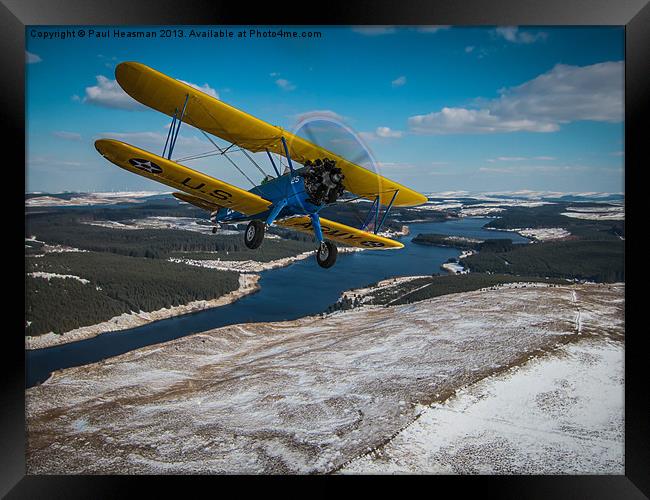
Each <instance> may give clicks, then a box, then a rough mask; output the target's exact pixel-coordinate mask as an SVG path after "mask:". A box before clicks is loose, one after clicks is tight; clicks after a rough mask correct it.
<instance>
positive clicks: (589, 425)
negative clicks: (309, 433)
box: [341, 338, 625, 474]
mask: <svg viewBox="0 0 650 500" xmlns="http://www.w3.org/2000/svg"><path fill="white" fill-rule="evenodd" d="M623 360H624V351H623V342H621V341H611V340H607V339H602V338H598V339H591V340H589V341H585V342H580V343H576V344H569V345H566V346H563V347H561V348H559V349H558V350H557V351H555V352H554V353H552V354H549V355H546V356H543V357H541V358H534V359H533V360H531V361H529V362H528V363H526V364H524V365H523V366H517V367H513V368H511V369H510V370H508V371H506V372H505V373H501V374H499V375H495V376H492V377H488V378H485V379H483V380H481V381H480V382H478V383H476V384H474V385H472V386H470V387H468V388H465V389H461V390H459V391H457V392H456V394H455V395H454V396H453V397H451V398H450V399H448V400H447V401H445V402H444V403H434V404H433V405H431V406H426V407H422V408H421V413H420V416H419V417H418V419H417V420H416V421H415V422H414V423H413V424H411V425H409V426H408V427H406V428H405V429H404V430H403V431H401V432H400V433H399V434H397V436H395V437H394V438H393V439H392V440H391V441H390V442H389V443H388V444H387V445H385V446H384V447H382V448H381V449H380V450H378V451H376V452H373V453H370V454H367V455H365V456H363V457H361V458H359V459H358V460H355V461H353V462H352V463H350V464H349V465H348V466H347V467H345V468H343V469H342V471H341V472H344V473H384V474H385V473H392V474H396V473H397V474H400V473H401V474H403V473H409V474H413V473H420V474H422V473H424V474H432V473H433V474H625V468H624V446H623V437H624V436H623V430H624V414H623V407H624V391H623V385H624V384H623V379H624V371H623Z"/></svg>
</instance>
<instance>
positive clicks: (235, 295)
mask: <svg viewBox="0 0 650 500" xmlns="http://www.w3.org/2000/svg"><path fill="white" fill-rule="evenodd" d="M363 250H365V249H364V248H357V247H343V248H339V252H341V253H352V252H361V251H363ZM313 254H314V252H313V251H311V250H310V251H308V252H303V253H301V254H298V255H295V256H292V257H284V258H282V259H276V260H272V261H269V262H259V261H254V260H246V261H236V260H233V261H221V260H209V259H203V260H192V259H177V258H170V259H168V260H169V261H170V262H177V263H181V264H185V265H188V266H197V267H205V268H208V269H216V270H222V271H236V272H239V273H240V276H239V288H238V289H237V290H233V291H232V292H230V293H228V294H226V295H222V296H221V297H218V298H216V299H211V300H196V301H193V302H189V303H187V304H183V305H179V306H173V307H171V308H169V309H167V308H162V309H158V310H156V311H150V312H144V311H140V312H134V311H131V312H130V313H123V314H120V315H119V316H114V317H112V318H110V319H108V320H106V321H102V322H101V323H96V324H94V325H87V326H82V327H79V328H75V329H73V330H69V331H67V332H64V333H62V334H56V333H53V332H49V333H45V334H43V335H34V336H30V335H27V336H25V349H26V350H36V349H46V348H48V347H55V346H57V345H62V344H69V343H71V342H77V341H80V340H86V339H89V338H92V337H96V336H97V335H101V334H103V333H108V332H117V331H121V330H128V329H131V328H136V327H139V326H143V325H146V324H149V323H153V322H154V321H159V320H163V319H169V318H174V317H177V316H183V315H185V314H190V313H193V312H199V311H204V310H206V309H212V308H214V307H220V306H224V305H228V304H232V303H233V302H235V301H236V300H238V299H240V298H242V297H244V296H246V295H249V294H252V293H255V292H257V291H259V290H260V288H261V287H260V285H259V284H258V281H259V279H260V275H259V274H258V273H260V272H262V271H268V270H271V269H278V268H281V267H287V266H290V265H291V264H293V263H295V262H298V261H300V260H304V259H306V258H308V257H309V256H312V255H313Z"/></svg>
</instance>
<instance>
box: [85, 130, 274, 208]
mask: <svg viewBox="0 0 650 500" xmlns="http://www.w3.org/2000/svg"><path fill="white" fill-rule="evenodd" d="M95 148H97V151H99V153H100V154H101V155H102V156H103V157H104V158H106V159H107V160H109V161H111V162H113V163H115V165H117V166H118V167H122V168H123V169H125V170H128V171H129V172H133V173H134V174H138V175H141V176H143V177H146V178H148V179H152V180H154V181H157V182H160V183H162V184H166V185H168V186H171V187H173V188H174V189H179V190H181V191H184V192H186V193H189V194H191V195H192V196H194V197H197V198H199V199H202V200H204V201H205V202H207V204H216V205H218V206H220V207H226V208H231V209H233V210H236V211H237V212H241V213H243V214H246V215H255V214H258V213H260V212H264V211H265V210H267V209H268V208H269V207H270V206H271V202H270V201H268V200H265V199H264V198H262V197H261V196H258V195H256V194H253V193H249V192H248V191H244V190H243V189H241V188H238V187H236V186H233V185H231V184H228V183H226V182H223V181H220V180H218V179H215V178H214V177H210V176H209V175H205V174H202V173H201V172H197V171H196V170H192V169H191V168H188V167H185V166H183V165H180V164H178V163H175V162H173V161H170V160H167V159H166V158H163V157H162V156H158V155H155V154H153V153H149V152H148V151H144V150H143V149H140V148H136V147H135V146H131V145H130V144H126V143H124V142H121V141H116V140H113V139H100V140H98V141H95Z"/></svg>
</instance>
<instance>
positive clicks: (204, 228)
mask: <svg viewBox="0 0 650 500" xmlns="http://www.w3.org/2000/svg"><path fill="white" fill-rule="evenodd" d="M86 224H89V225H91V226H100V227H107V228H110V229H126V230H139V229H180V230H183V231H194V232H197V233H203V234H211V233H212V224H210V222H209V221H208V220H207V219H197V218H194V217H164V216H152V217H146V218H144V219H132V220H126V221H124V222H118V221H111V220H105V221H101V220H100V221H90V222H86ZM219 234H239V232H238V231H232V230H228V229H220V230H219Z"/></svg>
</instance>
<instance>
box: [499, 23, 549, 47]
mask: <svg viewBox="0 0 650 500" xmlns="http://www.w3.org/2000/svg"><path fill="white" fill-rule="evenodd" d="M495 31H496V34H497V35H498V36H501V37H503V38H505V39H506V40H507V41H509V42H512V43H524V44H528V43H534V42H536V41H537V40H545V39H546V38H547V36H548V34H547V33H545V32H543V31H538V32H536V33H531V32H530V31H519V28H518V27H517V26H500V27H498V28H497V29H496V30H495Z"/></svg>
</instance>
